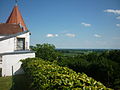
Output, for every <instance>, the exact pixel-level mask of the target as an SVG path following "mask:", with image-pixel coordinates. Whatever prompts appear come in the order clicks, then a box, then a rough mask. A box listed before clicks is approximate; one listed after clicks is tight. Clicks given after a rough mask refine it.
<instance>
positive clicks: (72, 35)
mask: <svg viewBox="0 0 120 90" xmlns="http://www.w3.org/2000/svg"><path fill="white" fill-rule="evenodd" d="M65 35H66V36H68V37H75V36H76V35H75V34H73V33H67V34H65Z"/></svg>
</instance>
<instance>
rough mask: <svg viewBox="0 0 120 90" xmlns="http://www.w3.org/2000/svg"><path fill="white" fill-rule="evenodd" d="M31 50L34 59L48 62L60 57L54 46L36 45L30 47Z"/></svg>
mask: <svg viewBox="0 0 120 90" xmlns="http://www.w3.org/2000/svg"><path fill="white" fill-rule="evenodd" d="M31 49H32V50H33V51H35V55H36V57H39V58H42V59H44V60H48V61H54V60H58V58H59V56H60V53H58V52H57V51H56V50H55V46H54V45H52V44H36V46H31Z"/></svg>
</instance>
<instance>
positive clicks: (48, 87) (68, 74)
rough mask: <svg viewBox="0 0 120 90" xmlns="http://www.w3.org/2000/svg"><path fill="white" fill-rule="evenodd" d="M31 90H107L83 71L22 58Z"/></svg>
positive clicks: (35, 59)
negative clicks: (79, 71)
mask: <svg viewBox="0 0 120 90" xmlns="http://www.w3.org/2000/svg"><path fill="white" fill-rule="evenodd" d="M22 67H23V69H24V71H25V74H26V75H27V77H28V79H29V81H30V82H31V83H30V85H31V87H32V90H109V89H108V88H106V87H105V86H104V85H103V84H102V83H100V82H97V81H96V80H94V79H92V78H91V77H88V76H87V75H86V74H84V73H82V74H81V73H76V72H75V71H73V70H71V69H69V68H67V67H61V66H58V65H57V64H56V63H54V62H49V61H44V60H42V59H39V58H32V59H30V58H28V59H25V60H22Z"/></svg>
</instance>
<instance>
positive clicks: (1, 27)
mask: <svg viewBox="0 0 120 90" xmlns="http://www.w3.org/2000/svg"><path fill="white" fill-rule="evenodd" d="M19 32H23V29H22V28H21V27H20V25H18V24H6V23H0V35H10V34H16V33H19Z"/></svg>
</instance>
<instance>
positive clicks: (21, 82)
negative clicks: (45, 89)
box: [0, 75, 29, 90]
mask: <svg viewBox="0 0 120 90" xmlns="http://www.w3.org/2000/svg"><path fill="white" fill-rule="evenodd" d="M28 87H29V86H28V85H27V81H26V78H25V77H24V75H15V76H14V77H13V85H12V77H11V76H9V77H0V90H29V89H28Z"/></svg>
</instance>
